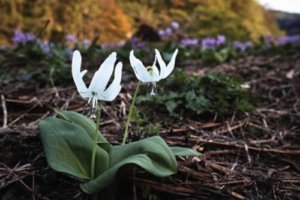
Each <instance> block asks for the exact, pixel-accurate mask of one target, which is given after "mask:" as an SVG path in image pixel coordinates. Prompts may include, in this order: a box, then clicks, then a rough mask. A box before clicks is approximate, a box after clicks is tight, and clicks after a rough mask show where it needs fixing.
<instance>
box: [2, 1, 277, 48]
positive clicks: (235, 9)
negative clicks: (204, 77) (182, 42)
mask: <svg viewBox="0 0 300 200" xmlns="http://www.w3.org/2000/svg"><path fill="white" fill-rule="evenodd" d="M0 18H1V21H2V23H1V25H0V44H6V43H8V42H9V40H10V38H11V37H12V35H13V32H14V30H16V29H19V30H22V31H25V32H33V33H35V34H36V35H37V36H38V37H40V38H42V39H49V40H52V41H62V40H64V39H65V35H67V34H73V35H75V36H76V37H77V38H78V39H79V40H84V39H85V38H89V39H94V40H98V41H100V42H118V41H121V40H126V39H128V38H130V37H131V36H132V35H133V34H134V33H135V31H136V30H137V29H138V27H139V26H140V25H141V24H146V25H149V26H151V27H152V28H154V29H155V30H158V29H161V28H164V27H166V26H167V25H168V24H170V22H172V21H177V22H178V23H179V24H180V25H181V31H182V34H183V37H198V38H199V37H205V36H207V35H210V36H216V35H218V34H223V35H225V36H226V37H227V38H229V39H240V40H247V39H251V40H254V41H258V40H259V38H260V37H261V36H263V35H281V34H283V32H282V31H280V29H279V28H278V27H277V24H276V21H275V18H274V16H273V15H272V13H270V12H267V11H266V10H264V9H263V7H262V6H261V5H259V4H258V3H257V2H256V1H255V0H243V1H241V0H130V1H129V0H85V1H81V0H72V1H71V0H0Z"/></svg>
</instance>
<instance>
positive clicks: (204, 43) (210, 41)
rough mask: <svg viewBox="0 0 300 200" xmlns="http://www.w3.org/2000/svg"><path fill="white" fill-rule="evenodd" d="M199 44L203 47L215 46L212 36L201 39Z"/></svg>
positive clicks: (210, 47)
mask: <svg viewBox="0 0 300 200" xmlns="http://www.w3.org/2000/svg"><path fill="white" fill-rule="evenodd" d="M201 46H202V48H203V49H213V48H215V47H216V40H215V39H214V38H211V37H208V38H204V39H203V40H202V41H201Z"/></svg>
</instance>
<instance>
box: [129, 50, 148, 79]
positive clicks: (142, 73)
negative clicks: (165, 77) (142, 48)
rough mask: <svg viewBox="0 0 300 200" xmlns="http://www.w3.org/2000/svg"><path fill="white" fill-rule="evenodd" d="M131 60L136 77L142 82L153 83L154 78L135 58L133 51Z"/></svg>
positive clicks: (130, 56)
mask: <svg viewBox="0 0 300 200" xmlns="http://www.w3.org/2000/svg"><path fill="white" fill-rule="evenodd" d="M129 60H130V65H131V67H132V68H133V70H134V73H135V75H136V77H137V78H138V79H139V80H140V81H141V82H144V83H148V82H152V81H153V77H152V76H151V75H150V74H149V72H148V71H147V69H146V68H145V66H144V65H143V63H142V62H141V61H140V60H139V59H137V58H136V57H135V56H134V54H133V50H131V52H130V55H129Z"/></svg>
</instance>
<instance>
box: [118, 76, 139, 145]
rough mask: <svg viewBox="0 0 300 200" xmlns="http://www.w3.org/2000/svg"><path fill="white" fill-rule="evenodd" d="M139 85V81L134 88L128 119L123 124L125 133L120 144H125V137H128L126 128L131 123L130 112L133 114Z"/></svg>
mask: <svg viewBox="0 0 300 200" xmlns="http://www.w3.org/2000/svg"><path fill="white" fill-rule="evenodd" d="M140 85H141V81H139V82H138V84H137V86H136V89H135V92H134V95H133V99H132V102H131V105H130V109H129V114H128V118H127V121H126V124H125V133H124V137H123V142H122V144H125V142H126V140H127V137H128V127H129V124H130V121H131V117H132V112H133V108H134V104H135V101H136V97H137V94H138V92H139V88H140Z"/></svg>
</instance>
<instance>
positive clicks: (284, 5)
mask: <svg viewBox="0 0 300 200" xmlns="http://www.w3.org/2000/svg"><path fill="white" fill-rule="evenodd" d="M257 1H258V2H259V3H261V4H262V5H264V6H265V7H266V8H270V9H274V10H280V11H285V12H291V13H300V0H257Z"/></svg>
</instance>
